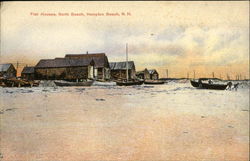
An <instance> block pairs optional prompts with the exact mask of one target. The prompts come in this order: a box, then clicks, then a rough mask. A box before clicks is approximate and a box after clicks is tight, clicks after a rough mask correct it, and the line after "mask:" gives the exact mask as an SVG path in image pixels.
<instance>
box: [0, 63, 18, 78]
mask: <svg viewBox="0 0 250 161" xmlns="http://www.w3.org/2000/svg"><path fill="white" fill-rule="evenodd" d="M16 73H17V72H16V69H15V67H14V65H13V64H10V63H8V64H0V77H4V78H13V77H16Z"/></svg>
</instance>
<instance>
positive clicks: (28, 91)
mask: <svg viewBox="0 0 250 161" xmlns="http://www.w3.org/2000/svg"><path fill="white" fill-rule="evenodd" d="M32 92H34V91H32V90H22V93H32Z"/></svg>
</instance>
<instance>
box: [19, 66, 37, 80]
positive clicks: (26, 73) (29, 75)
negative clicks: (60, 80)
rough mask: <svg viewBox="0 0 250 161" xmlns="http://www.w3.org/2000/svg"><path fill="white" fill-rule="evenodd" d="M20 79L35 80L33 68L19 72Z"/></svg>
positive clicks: (25, 68)
mask: <svg viewBox="0 0 250 161" xmlns="http://www.w3.org/2000/svg"><path fill="white" fill-rule="evenodd" d="M21 77H22V78H23V79H26V80H34V79H35V67H24V68H23V70H22V72H21Z"/></svg>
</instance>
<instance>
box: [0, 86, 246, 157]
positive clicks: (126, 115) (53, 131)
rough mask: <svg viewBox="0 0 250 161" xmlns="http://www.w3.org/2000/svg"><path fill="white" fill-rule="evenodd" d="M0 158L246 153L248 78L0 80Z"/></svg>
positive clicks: (200, 155)
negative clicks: (69, 83)
mask: <svg viewBox="0 0 250 161" xmlns="http://www.w3.org/2000/svg"><path fill="white" fill-rule="evenodd" d="M0 119H1V120H0V121H1V122H0V123H1V124H0V130H1V131H0V137H1V140H0V153H1V154H0V160H6V161H7V160H9V161H15V160H25V161H29V160H30V161H31V160H36V161H38V160H41V161H52V160H53V161H57V160H58V161H59V160H60V161H78V160H79V161H80V160H81V161H82V160H171V161H174V160H181V161H186V160H190V161H191V160H192V161H200V160H202V161H215V160H216V161H226V160H227V161H248V160H249V86H241V87H240V88H239V89H238V91H228V90H225V91H217V90H202V89H195V88H193V87H191V85H190V83H176V82H170V83H168V84H164V85H154V86H152V85H143V86H131V87H119V86H107V87H103V86H91V87H56V88H55V87H34V88H1V87H0Z"/></svg>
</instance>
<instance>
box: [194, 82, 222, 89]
mask: <svg viewBox="0 0 250 161" xmlns="http://www.w3.org/2000/svg"><path fill="white" fill-rule="evenodd" d="M190 82H191V85H192V86H193V87H196V88H201V89H216V90H225V89H226V88H227V85H224V84H208V83H201V84H200V83H198V82H195V81H190Z"/></svg>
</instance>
